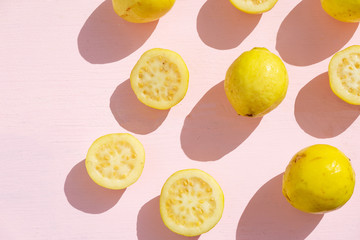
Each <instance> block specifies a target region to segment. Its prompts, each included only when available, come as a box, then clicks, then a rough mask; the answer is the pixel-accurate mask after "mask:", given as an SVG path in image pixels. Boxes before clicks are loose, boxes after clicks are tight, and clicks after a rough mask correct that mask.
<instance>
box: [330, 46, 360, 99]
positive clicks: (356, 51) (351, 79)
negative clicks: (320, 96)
mask: <svg viewBox="0 0 360 240" xmlns="http://www.w3.org/2000/svg"><path fill="white" fill-rule="evenodd" d="M329 80H330V87H331V89H332V91H333V92H334V93H335V94H336V95H337V96H338V97H339V98H341V99H342V100H344V101H345V102H347V103H350V104H353V105H360V45H353V46H351V47H348V48H346V49H344V50H342V51H339V52H337V53H336V54H334V56H333V57H332V58H331V60H330V64H329Z"/></svg>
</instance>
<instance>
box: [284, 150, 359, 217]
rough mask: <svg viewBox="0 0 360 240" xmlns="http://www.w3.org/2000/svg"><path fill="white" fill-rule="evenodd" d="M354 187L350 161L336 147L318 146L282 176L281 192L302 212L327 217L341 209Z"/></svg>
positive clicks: (298, 156) (302, 153)
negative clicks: (327, 213) (327, 214)
mask: <svg viewBox="0 0 360 240" xmlns="http://www.w3.org/2000/svg"><path fill="white" fill-rule="evenodd" d="M354 187H355V172H354V170H353V168H352V166H351V163H350V159H349V158H348V157H347V156H346V155H345V154H344V153H342V152H341V151H340V150H339V149H337V148H335V147H333V146H330V145H326V144H316V145H312V146H309V147H307V148H304V149H302V150H301V151H299V152H298V153H296V154H295V156H294V157H293V158H292V159H291V161H290V162H289V164H288V166H287V168H286V170H285V173H284V176H283V184H282V192H283V195H284V196H285V198H286V199H287V201H288V202H289V203H290V204H291V205H292V206H293V207H295V208H297V209H299V210H301V211H304V212H307V213H326V212H330V211H333V210H335V209H338V208H340V207H342V206H343V205H344V204H345V203H346V202H347V201H348V200H349V199H350V198H351V196H352V194H353V192H354Z"/></svg>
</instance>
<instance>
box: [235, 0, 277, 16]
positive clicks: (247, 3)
mask: <svg viewBox="0 0 360 240" xmlns="http://www.w3.org/2000/svg"><path fill="white" fill-rule="evenodd" d="M277 1H278V0H230V2H231V3H232V5H234V6H235V7H236V8H237V9H239V10H241V11H243V12H246V13H251V14H259V13H263V12H267V11H269V10H270V9H272V8H273V7H274V6H275V4H276V3H277Z"/></svg>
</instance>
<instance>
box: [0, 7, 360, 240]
mask: <svg viewBox="0 0 360 240" xmlns="http://www.w3.org/2000/svg"><path fill="white" fill-rule="evenodd" d="M359 40H360V30H359V29H358V24H349V23H341V22H338V21H336V20H334V19H332V18H330V17H328V16H327V15H326V14H325V12H324V11H323V10H322V9H321V6H320V1H319V0H303V1H300V0H291V1H285V0H279V2H278V3H277V5H276V6H275V7H274V8H273V9H272V10H271V11H270V12H268V13H265V14H263V15H262V16H261V15H256V16H254V15H247V14H245V13H242V12H240V11H238V10H237V9H235V8H234V7H233V6H232V5H231V4H230V3H229V1H228V0H208V1H205V0H196V1H195V0H178V1H177V2H176V3H175V5H174V7H173V9H172V10H171V11H170V12H169V13H168V14H167V15H166V16H165V17H163V18H162V19H160V20H159V21H157V22H153V23H149V24H131V23H127V22H125V21H123V20H122V19H120V18H119V17H117V16H116V15H115V13H114V12H113V10H112V6H111V1H110V0H106V1H105V2H104V1H103V0H93V1H89V0H78V1H55V0H42V1H40V0H38V1H36V0H34V1H25V0H17V1H14V0H2V1H1V2H0V41H1V45H0V81H1V85H0V86H1V87H0V102H1V108H0V144H1V147H0V157H1V174H0V212H1V214H0V239H102V240H103V239H121V240H133V239H134V240H136V239H138V240H159V239H161V240H162V239H165V240H170V239H171V240H179V239H186V238H185V237H182V236H178V235H176V234H173V233H171V232H170V231H169V230H167V229H166V228H165V226H164V225H163V223H162V221H161V219H160V215H159V212H158V200H159V194H160V190H161V187H162V185H163V183H164V182H165V180H166V179H167V178H168V177H169V176H170V175H171V174H172V173H173V172H175V171H177V170H180V169H185V168H199V169H202V170H204V171H206V172H208V173H209V174H211V175H212V176H213V177H214V178H215V179H216V180H217V181H218V182H219V184H220V185H221V187H222V189H223V191H224V194H225V209H224V214H223V217H222V219H221V220H220V222H219V223H218V225H216V227H215V228H214V229H212V230H211V231H210V232H208V233H205V234H203V235H201V236H200V237H195V238H191V239H201V240H205V239H206V240H218V239H224V240H233V239H234V240H243V239H253V240H262V239H274V240H275V239H277V240H278V239H280V240H281V239H305V238H306V239H316V240H318V239H327V240H332V239H334V240H335V239H336V240H337V239H360V230H359V225H360V196H359V192H360V184H357V185H356V187H355V192H354V194H353V197H352V198H351V199H350V201H349V202H348V203H347V204H346V205H345V206H344V207H343V208H341V209H339V210H337V211H334V212H331V213H328V214H325V215H311V214H305V213H302V212H300V211H298V210H296V209H294V208H292V207H291V206H290V205H289V204H288V203H287V202H286V200H285V198H284V197H283V196H282V194H281V174H282V173H283V171H284V170H285V167H286V165H287V163H288V162H289V161H290V159H291V157H292V156H293V155H294V154H295V153H296V152H297V151H298V150H300V149H302V148H303V147H306V146H309V145H312V144H316V143H327V144H331V145H334V146H336V147H338V148H339V149H341V150H342V151H343V152H344V153H345V154H346V155H347V156H348V157H350V158H351V159H352V164H353V167H354V169H355V172H357V173H358V174H357V177H356V181H357V182H358V183H359V182H360V148H359V141H360V137H359V132H360V126H359V124H360V118H359V117H358V115H359V113H360V111H359V110H360V108H359V107H358V106H351V105H349V104H346V103H345V102H342V101H341V100H339V99H338V98H337V97H336V96H335V95H334V94H333V93H332V92H331V90H330V87H329V85H328V76H327V66H328V63H329V60H330V57H331V56H332V55H333V54H334V53H335V52H336V51H338V50H340V49H343V48H345V47H347V46H350V45H353V44H359V42H360V41H359ZM255 46H258V47H260V46H263V47H266V48H268V49H269V50H271V51H272V52H274V53H276V54H278V55H279V56H281V58H282V59H283V60H284V62H285V64H286V67H287V69H288V72H289V77H290V83H289V89H288V94H287V96H286V98H285V100H284V101H283V102H282V104H281V105H280V106H279V107H278V108H277V109H275V110H274V111H273V112H271V113H270V114H268V115H266V116H265V117H263V118H262V119H247V118H243V117H239V116H237V115H236V114H235V112H234V110H233V109H232V108H231V106H230V104H229V103H228V101H227V99H226V97H225V94H224V90H223V80H224V77H225V72H226V70H227V68H228V67H229V65H230V64H231V63H232V62H233V60H234V59H235V58H236V57H238V56H239V55H240V54H241V53H242V52H243V51H246V50H249V49H251V48H253V47H255ZM154 47H161V48H168V49H171V50H174V51H176V52H178V53H179V54H180V55H181V56H182V57H183V58H184V60H185V62H186V64H187V66H188V68H189V71H190V85H189V90H188V92H187V95H186V97H185V98H184V100H183V101H182V102H181V103H180V104H178V105H177V106H176V107H174V108H173V109H171V110H169V111H158V110H154V109H150V108H148V107H145V106H144V105H143V104H141V103H140V102H139V101H138V100H137V99H136V98H135V96H134V94H133V92H132V90H131V89H130V84H129V75H130V71H131V69H132V67H133V66H134V64H135V63H136V61H137V60H138V58H139V57H140V55H141V54H142V53H143V52H144V51H146V50H148V49H150V48H154ZM113 132H129V133H132V134H134V135H135V136H136V137H137V138H138V139H139V140H140V141H141V142H142V143H143V145H144V147H145V150H146V156H147V157H146V163H145V168H144V171H143V174H142V176H141V177H140V179H139V180H138V182H136V183H135V184H134V185H132V186H131V187H129V188H127V189H126V190H123V191H112V190H107V189H104V188H101V187H99V186H97V185H95V184H94V183H93V182H92V181H91V180H90V179H89V177H88V176H87V174H86V171H85V167H84V158H85V155H86V153H87V150H88V148H89V146H90V145H91V143H92V142H93V141H94V140H95V139H96V138H98V137H100V136H102V135H104V134H108V133H113Z"/></svg>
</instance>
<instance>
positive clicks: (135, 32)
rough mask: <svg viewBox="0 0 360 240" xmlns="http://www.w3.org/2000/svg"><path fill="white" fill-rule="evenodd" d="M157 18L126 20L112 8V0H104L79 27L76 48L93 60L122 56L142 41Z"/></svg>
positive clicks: (101, 62)
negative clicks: (141, 21) (135, 20)
mask: <svg viewBox="0 0 360 240" xmlns="http://www.w3.org/2000/svg"><path fill="white" fill-rule="evenodd" d="M157 22H158V21H155V22H151V23H143V24H136V23H130V22H127V21H125V20H123V19H122V18H121V17H119V16H118V15H117V14H116V13H115V12H114V10H113V7H112V2H111V0H106V1H105V2H103V3H102V4H101V5H100V6H99V7H98V8H97V9H95V11H94V12H93V13H92V14H91V15H90V17H89V18H88V19H87V20H86V22H85V24H84V26H83V27H82V29H81V30H80V33H79V36H78V39H77V42H78V48H79V52H80V54H81V56H82V57H83V58H84V59H85V60H86V61H88V62H90V63H94V64H104V63H110V62H115V61H118V60H121V59H123V58H125V57H127V56H128V55H130V54H131V53H133V52H134V51H136V50H137V49H138V48H139V47H141V46H142V45H143V44H144V43H145V41H146V40H147V39H148V38H149V37H150V35H151V34H152V32H153V31H154V29H155V27H156V25H157Z"/></svg>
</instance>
